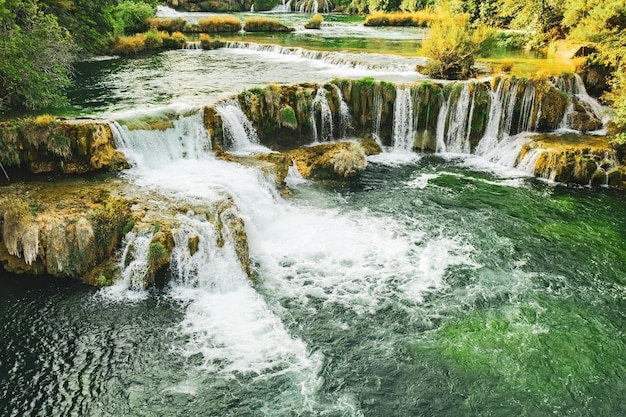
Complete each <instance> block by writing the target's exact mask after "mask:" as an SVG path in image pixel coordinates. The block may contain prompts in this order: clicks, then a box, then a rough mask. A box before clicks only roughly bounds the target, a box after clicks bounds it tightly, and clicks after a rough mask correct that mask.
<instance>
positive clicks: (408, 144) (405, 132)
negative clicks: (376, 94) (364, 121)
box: [392, 87, 416, 152]
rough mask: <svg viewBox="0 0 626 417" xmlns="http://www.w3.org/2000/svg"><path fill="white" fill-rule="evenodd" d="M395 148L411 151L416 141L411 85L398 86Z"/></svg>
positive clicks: (395, 112)
mask: <svg viewBox="0 0 626 417" xmlns="http://www.w3.org/2000/svg"><path fill="white" fill-rule="evenodd" d="M393 114H394V117H393V139H392V146H393V148H394V150H398V151H406V152H411V151H412V150H413V144H414V142H415V125H416V123H414V121H415V118H414V115H413V97H412V95H411V88H410V87H403V88H398V89H397V90H396V100H395V102H394V105H393Z"/></svg>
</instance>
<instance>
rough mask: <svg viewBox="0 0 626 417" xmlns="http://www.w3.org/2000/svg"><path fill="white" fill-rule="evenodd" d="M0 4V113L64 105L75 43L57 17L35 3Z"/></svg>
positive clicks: (30, 1)
mask: <svg viewBox="0 0 626 417" xmlns="http://www.w3.org/2000/svg"><path fill="white" fill-rule="evenodd" d="M11 3H12V4H11V6H13V5H15V7H11V8H8V7H6V5H7V3H6V2H5V3H4V4H0V13H2V15H3V20H2V26H1V27H0V32H1V35H2V38H1V39H0V111H4V110H7V109H9V108H19V107H23V108H28V109H36V108H42V107H46V106H52V105H62V104H64V103H65V102H66V101H67V99H66V96H65V92H66V89H67V88H68V87H69V86H70V73H71V69H72V61H73V60H74V51H75V44H74V42H73V41H72V38H71V36H70V34H69V33H68V31H67V30H66V29H64V28H62V27H61V26H59V24H58V22H57V19H56V17H55V16H53V15H50V14H45V13H43V12H42V11H41V10H39V8H38V7H37V4H36V3H35V2H34V1H32V0H27V1H12V2H11Z"/></svg>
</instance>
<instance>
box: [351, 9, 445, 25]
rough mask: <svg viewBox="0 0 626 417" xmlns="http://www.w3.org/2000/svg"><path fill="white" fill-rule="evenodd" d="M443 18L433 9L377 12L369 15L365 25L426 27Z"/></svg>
mask: <svg viewBox="0 0 626 417" xmlns="http://www.w3.org/2000/svg"><path fill="white" fill-rule="evenodd" d="M436 20H441V16H440V15H438V14H437V13H435V12H433V11H431V10H419V11H416V12H393V13H386V12H376V13H372V14H369V15H367V17H366V18H365V23H363V24H364V25H365V26H418V27H426V26H427V25H428V24H429V23H430V22H433V21H436Z"/></svg>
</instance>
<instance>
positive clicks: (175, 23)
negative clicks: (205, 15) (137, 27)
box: [146, 17, 187, 32]
mask: <svg viewBox="0 0 626 417" xmlns="http://www.w3.org/2000/svg"><path fill="white" fill-rule="evenodd" d="M146 24H147V25H148V26H149V27H151V28H156V29H158V30H166V31H168V32H185V31H186V29H185V27H186V26H187V21H186V20H185V19H181V18H180V17H177V18H175V19H166V18H162V17H151V18H148V19H146Z"/></svg>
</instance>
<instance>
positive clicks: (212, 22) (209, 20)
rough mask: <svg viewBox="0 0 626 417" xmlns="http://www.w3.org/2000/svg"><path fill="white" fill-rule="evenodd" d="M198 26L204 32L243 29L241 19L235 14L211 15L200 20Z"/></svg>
mask: <svg viewBox="0 0 626 417" xmlns="http://www.w3.org/2000/svg"><path fill="white" fill-rule="evenodd" d="M198 28H199V29H200V31H202V32H208V33H217V32H238V31H240V30H241V20H239V18H238V17H235V16H210V17H203V18H201V19H199V20H198Z"/></svg>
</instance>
